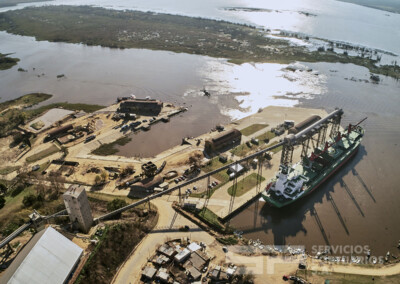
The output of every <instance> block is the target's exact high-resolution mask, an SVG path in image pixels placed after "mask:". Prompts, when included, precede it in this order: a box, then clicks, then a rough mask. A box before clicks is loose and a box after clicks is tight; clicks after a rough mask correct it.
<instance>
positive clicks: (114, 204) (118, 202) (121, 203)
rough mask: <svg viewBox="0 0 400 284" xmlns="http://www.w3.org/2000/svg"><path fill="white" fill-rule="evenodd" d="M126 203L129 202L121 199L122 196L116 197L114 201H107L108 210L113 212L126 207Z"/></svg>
mask: <svg viewBox="0 0 400 284" xmlns="http://www.w3.org/2000/svg"><path fill="white" fill-rule="evenodd" d="M126 205H128V203H126V201H125V200H123V199H120V198H115V199H113V200H112V201H110V202H108V203H107V211H108V212H112V211H115V210H117V209H120V208H122V207H125V206H126Z"/></svg>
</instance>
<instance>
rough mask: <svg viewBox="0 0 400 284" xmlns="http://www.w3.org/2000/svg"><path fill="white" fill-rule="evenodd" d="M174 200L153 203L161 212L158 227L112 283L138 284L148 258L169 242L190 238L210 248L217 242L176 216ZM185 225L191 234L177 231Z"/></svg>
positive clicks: (190, 223) (159, 199)
mask: <svg viewBox="0 0 400 284" xmlns="http://www.w3.org/2000/svg"><path fill="white" fill-rule="evenodd" d="M173 199H176V197H174V196H165V197H162V198H158V199H155V200H153V201H152V202H153V203H154V204H155V205H156V206H157V208H158V212H159V219H158V223H157V226H156V228H155V229H154V230H153V231H152V232H150V233H149V234H148V235H147V236H146V237H145V238H144V239H143V240H142V242H141V243H140V244H139V246H138V247H137V248H136V250H135V252H134V254H132V255H131V256H130V257H129V258H128V260H127V261H126V262H125V264H124V265H123V266H122V267H121V268H120V270H119V271H118V273H117V275H116V276H115V277H114V280H113V282H112V283H118V284H127V283H138V282H139V279H140V272H141V269H142V267H143V266H144V265H145V264H146V262H147V259H148V257H150V256H152V255H153V254H154V253H155V250H156V248H157V247H158V246H159V245H161V244H163V243H164V242H166V241H167V240H171V239H176V238H182V237H189V238H190V239H192V238H193V240H195V241H198V242H204V243H206V244H207V245H208V246H209V245H210V244H211V243H213V242H215V240H214V238H213V237H212V236H210V235H209V234H208V233H206V232H204V231H203V230H201V229H200V228H199V227H198V226H197V225H196V224H194V223H192V222H190V221H189V220H187V219H186V218H184V217H182V216H181V215H179V214H176V212H175V210H173V209H172V207H171V204H172V201H173ZM184 225H187V226H189V227H190V228H191V229H190V230H189V232H180V231H179V230H177V229H176V228H179V227H180V226H184Z"/></svg>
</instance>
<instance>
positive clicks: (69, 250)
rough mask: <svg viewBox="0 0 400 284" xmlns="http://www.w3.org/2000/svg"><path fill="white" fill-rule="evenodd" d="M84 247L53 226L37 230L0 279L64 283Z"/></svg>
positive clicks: (17, 283) (15, 282)
mask: <svg viewBox="0 0 400 284" xmlns="http://www.w3.org/2000/svg"><path fill="white" fill-rule="evenodd" d="M82 252H83V250H82V249H81V248H80V247H78V246H77V245H76V244H74V243H73V242H71V241H70V240H68V239H67V238H66V237H64V236H63V235H61V234H60V233H59V232H57V231H56V230H55V229H53V228H52V227H48V228H47V229H44V230H42V231H40V232H39V233H37V234H36V235H35V236H34V237H33V238H32V240H31V241H30V242H29V243H28V244H27V245H26V246H25V248H24V249H23V250H22V251H21V252H20V253H19V254H18V256H17V257H16V258H15V260H14V261H13V262H12V263H11V265H10V267H9V268H8V269H7V271H6V272H5V273H4V275H3V277H2V278H1V280H0V283H1V284H3V283H9V284H11V283H12V284H25V283H31V284H46V283H48V284H62V283H67V282H68V280H69V278H70V277H71V275H72V273H73V271H74V270H75V268H76V266H77V264H78V262H79V259H80V257H81V255H82Z"/></svg>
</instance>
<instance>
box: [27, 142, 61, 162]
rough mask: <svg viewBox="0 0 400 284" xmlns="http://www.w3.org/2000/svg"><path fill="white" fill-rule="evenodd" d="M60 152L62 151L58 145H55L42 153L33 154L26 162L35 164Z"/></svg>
mask: <svg viewBox="0 0 400 284" xmlns="http://www.w3.org/2000/svg"><path fill="white" fill-rule="evenodd" d="M59 151H60V149H59V148H58V147H57V146H56V145H54V144H53V145H51V146H50V147H49V148H47V149H45V150H43V151H40V152H39V153H36V154H33V155H32V156H29V157H28V158H26V161H27V162H28V163H34V162H36V161H39V160H41V159H44V158H46V157H48V156H50V155H53V154H54V153H57V152H59Z"/></svg>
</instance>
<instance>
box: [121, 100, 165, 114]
mask: <svg viewBox="0 0 400 284" xmlns="http://www.w3.org/2000/svg"><path fill="white" fill-rule="evenodd" d="M162 108H163V103H162V102H161V101H158V100H150V99H149V100H147V99H144V100H143V99H132V100H126V101H123V102H121V104H120V105H119V109H118V111H119V112H124V113H136V114H152V115H158V114H159V113H160V112H161V110H162Z"/></svg>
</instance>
